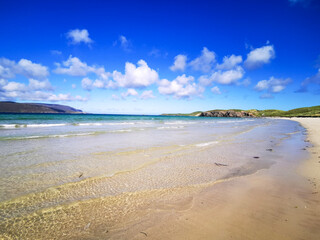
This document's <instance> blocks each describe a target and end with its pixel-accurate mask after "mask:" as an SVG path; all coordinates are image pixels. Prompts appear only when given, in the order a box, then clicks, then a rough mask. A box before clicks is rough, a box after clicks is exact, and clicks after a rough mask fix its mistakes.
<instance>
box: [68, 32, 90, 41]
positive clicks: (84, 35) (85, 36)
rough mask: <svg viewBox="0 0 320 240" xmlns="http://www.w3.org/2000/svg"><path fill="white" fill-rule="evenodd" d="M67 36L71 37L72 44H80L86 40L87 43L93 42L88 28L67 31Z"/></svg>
mask: <svg viewBox="0 0 320 240" xmlns="http://www.w3.org/2000/svg"><path fill="white" fill-rule="evenodd" d="M67 38H69V39H71V43H72V44H79V43H81V42H84V43H86V44H90V43H92V42H93V41H92V39H91V38H90V37H89V32H88V30H87V29H82V30H80V29H74V30H70V31H69V32H68V33H67Z"/></svg>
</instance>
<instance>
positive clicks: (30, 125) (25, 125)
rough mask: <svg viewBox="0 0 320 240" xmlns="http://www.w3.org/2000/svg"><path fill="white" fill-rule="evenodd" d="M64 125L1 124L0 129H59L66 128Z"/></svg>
mask: <svg viewBox="0 0 320 240" xmlns="http://www.w3.org/2000/svg"><path fill="white" fill-rule="evenodd" d="M66 125H67V124H66V123H51V124H50V123H41V124H1V125H0V127H1V128H22V127H31V128H38V127H61V126H66Z"/></svg>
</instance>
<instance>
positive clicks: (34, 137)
mask: <svg viewBox="0 0 320 240" xmlns="http://www.w3.org/2000/svg"><path fill="white" fill-rule="evenodd" d="M96 134H98V132H88V133H70V134H54V135H42V136H41V135H34V136H21V137H7V138H1V140H27V139H40V138H64V137H77V136H89V135H96Z"/></svg>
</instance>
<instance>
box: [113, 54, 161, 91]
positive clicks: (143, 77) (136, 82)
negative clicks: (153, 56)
mask: <svg viewBox="0 0 320 240" xmlns="http://www.w3.org/2000/svg"><path fill="white" fill-rule="evenodd" d="M112 77H113V82H112V83H110V85H112V84H113V85H114V86H116V87H126V88H143V87H147V86H149V85H151V84H153V83H155V82H157V81H158V80H159V75H158V73H157V71H155V70H154V69H151V68H150V67H149V66H148V64H147V63H146V62H145V61H144V60H142V59H141V60H139V61H138V64H137V66H136V65H135V64H133V63H130V62H126V65H125V73H124V74H122V73H121V72H118V71H116V70H115V71H113V73H112Z"/></svg>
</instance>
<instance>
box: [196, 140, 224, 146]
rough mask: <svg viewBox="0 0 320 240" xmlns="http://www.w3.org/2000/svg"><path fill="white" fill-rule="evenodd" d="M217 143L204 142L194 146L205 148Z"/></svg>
mask: <svg viewBox="0 0 320 240" xmlns="http://www.w3.org/2000/svg"><path fill="white" fill-rule="evenodd" d="M217 143H219V142H218V141H212V142H204V143H198V144H196V146H197V147H206V146H209V145H212V144H217Z"/></svg>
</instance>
